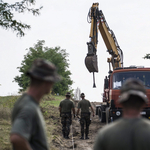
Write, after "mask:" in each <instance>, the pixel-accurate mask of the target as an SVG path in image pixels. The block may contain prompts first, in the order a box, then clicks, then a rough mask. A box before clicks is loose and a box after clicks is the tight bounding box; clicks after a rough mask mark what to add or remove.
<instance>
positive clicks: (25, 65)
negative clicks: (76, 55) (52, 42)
mask: <svg viewBox="0 0 150 150" xmlns="http://www.w3.org/2000/svg"><path fill="white" fill-rule="evenodd" d="M44 44H45V41H42V40H41V41H38V42H37V44H35V45H34V47H30V48H29V49H27V50H28V53H27V54H26V55H24V60H23V61H22V63H21V67H18V69H19V72H21V75H20V76H16V77H15V78H14V81H15V82H17V83H18V85H19V86H20V87H21V89H20V91H25V90H26V89H27V87H28V86H29V77H27V76H26V72H27V70H28V69H29V68H30V67H31V65H32V62H33V61H34V60H35V59H37V58H43V59H47V60H49V61H51V62H52V63H54V64H55V65H56V67H57V69H58V74H60V75H61V76H62V77H63V79H62V81H61V82H58V83H56V84H55V85H54V87H53V92H54V93H59V94H60V95H64V94H65V93H66V92H67V91H68V90H70V86H71V85H72V83H73V81H72V80H71V78H70V75H71V72H70V71H69V70H68V68H69V63H68V59H67V57H68V53H66V50H64V49H60V47H55V48H48V47H44V46H43V45H44Z"/></svg>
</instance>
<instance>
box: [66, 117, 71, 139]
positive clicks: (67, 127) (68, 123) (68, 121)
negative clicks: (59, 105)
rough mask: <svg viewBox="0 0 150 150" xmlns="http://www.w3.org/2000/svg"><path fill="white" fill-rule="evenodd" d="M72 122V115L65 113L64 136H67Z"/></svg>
mask: <svg viewBox="0 0 150 150" xmlns="http://www.w3.org/2000/svg"><path fill="white" fill-rule="evenodd" d="M71 123H72V117H71V115H67V117H66V137H67V138H68V136H69V133H70V125H71Z"/></svg>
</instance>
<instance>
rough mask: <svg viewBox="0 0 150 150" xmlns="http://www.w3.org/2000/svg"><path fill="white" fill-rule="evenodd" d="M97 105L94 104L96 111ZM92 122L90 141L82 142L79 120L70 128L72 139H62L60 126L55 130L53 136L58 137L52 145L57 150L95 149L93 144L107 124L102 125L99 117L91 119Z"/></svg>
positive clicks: (75, 120)
mask: <svg viewBox="0 0 150 150" xmlns="http://www.w3.org/2000/svg"><path fill="white" fill-rule="evenodd" d="M96 104H97V103H94V102H92V105H93V107H94V109H95V106H96ZM91 119H92V122H91V125H90V130H89V139H88V140H81V139H80V136H81V134H80V123H79V120H78V119H77V118H76V119H73V122H72V125H71V128H70V131H71V132H70V135H69V137H70V139H64V138H63V137H62V133H61V124H59V125H58V128H57V129H55V131H54V132H53V134H55V135H56V137H55V138H53V141H52V143H50V144H52V145H53V146H54V147H55V148H54V149H55V150H70V149H74V150H92V149H93V144H94V141H95V138H96V136H97V132H98V130H99V129H100V128H101V127H102V126H104V125H105V124H102V123H100V122H99V118H98V116H95V117H91Z"/></svg>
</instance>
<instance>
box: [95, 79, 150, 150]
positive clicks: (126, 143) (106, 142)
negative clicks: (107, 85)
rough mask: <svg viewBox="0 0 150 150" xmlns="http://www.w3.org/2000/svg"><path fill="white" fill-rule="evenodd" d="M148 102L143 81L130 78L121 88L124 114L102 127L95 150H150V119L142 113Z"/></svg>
mask: <svg viewBox="0 0 150 150" xmlns="http://www.w3.org/2000/svg"><path fill="white" fill-rule="evenodd" d="M147 102H148V99H147V97H146V89H145V87H144V85H143V84H142V82H141V81H140V80H137V79H128V80H127V81H126V82H125V83H124V84H123V86H122V88H121V97H120V99H119V103H120V104H122V106H123V116H122V118H120V119H118V120H116V121H115V122H113V123H110V124H109V125H106V126H105V127H104V128H102V129H100V131H99V132H98V137H97V139H96V142H95V145H94V150H149V149H150V141H149V139H150V121H149V120H148V119H146V118H143V117H141V115H140V112H141V111H142V109H143V107H144V106H145V104H146V103H147Z"/></svg>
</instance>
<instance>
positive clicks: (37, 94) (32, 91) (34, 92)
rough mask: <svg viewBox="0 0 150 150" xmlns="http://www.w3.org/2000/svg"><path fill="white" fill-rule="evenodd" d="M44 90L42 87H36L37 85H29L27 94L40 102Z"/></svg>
mask: <svg viewBox="0 0 150 150" xmlns="http://www.w3.org/2000/svg"><path fill="white" fill-rule="evenodd" d="M41 91H42V90H41V89H40V88H37V87H36V88H35V87H32V86H31V87H29V89H28V91H27V94H29V95H30V96H32V97H33V98H34V99H35V101H36V102H38V103H39V102H40V100H41V98H42V97H43V95H44V94H43V93H42V92H41Z"/></svg>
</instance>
